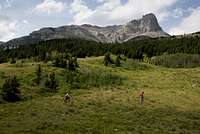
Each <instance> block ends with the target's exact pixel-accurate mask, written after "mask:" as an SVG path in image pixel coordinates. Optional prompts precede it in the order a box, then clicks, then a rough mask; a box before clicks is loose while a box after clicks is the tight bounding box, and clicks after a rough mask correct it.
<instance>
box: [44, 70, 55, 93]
mask: <svg viewBox="0 0 200 134" xmlns="http://www.w3.org/2000/svg"><path fill="white" fill-rule="evenodd" d="M45 86H46V87H47V88H48V91H49V92H51V93H55V92H57V90H58V84H57V82H56V78H55V73H54V72H53V73H51V74H50V75H49V79H48V80H47V81H46V83H45Z"/></svg>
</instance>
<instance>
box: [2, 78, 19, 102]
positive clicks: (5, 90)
mask: <svg viewBox="0 0 200 134" xmlns="http://www.w3.org/2000/svg"><path fill="white" fill-rule="evenodd" d="M19 86H20V83H19V82H18V80H17V77H16V76H14V77H12V78H11V77H10V78H8V79H7V80H6V81H5V83H4V84H3V87H2V96H3V99H4V100H6V101H9V102H15V101H18V100H20V90H19Z"/></svg>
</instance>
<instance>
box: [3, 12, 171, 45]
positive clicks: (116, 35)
mask: <svg viewBox="0 0 200 134" xmlns="http://www.w3.org/2000/svg"><path fill="white" fill-rule="evenodd" d="M140 36H141V37H144V36H145V37H150V38H157V37H169V36H170V35H169V34H167V33H165V32H164V31H163V30H162V28H161V27H160V26H159V24H158V20H157V18H156V16H155V15H154V14H152V13H150V14H147V15H144V16H143V17H142V18H141V19H138V20H132V21H130V22H128V23H127V24H124V25H113V26H106V27H100V26H94V25H90V24H84V25H70V26H61V27H57V28H51V27H47V28H42V29H40V30H38V31H34V32H32V33H31V34H30V35H29V36H25V37H21V38H18V39H13V40H11V41H9V42H7V43H6V44H9V45H13V44H15V45H21V44H28V43H29V44H31V43H32V44H33V43H37V42H39V41H44V40H50V39H67V38H83V39H86V40H93V41H97V42H107V43H111V42H125V41H128V40H130V39H133V38H136V37H140Z"/></svg>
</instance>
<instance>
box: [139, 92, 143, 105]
mask: <svg viewBox="0 0 200 134" xmlns="http://www.w3.org/2000/svg"><path fill="white" fill-rule="evenodd" d="M139 97H140V104H143V103H144V92H142V93H141V94H140V96H139Z"/></svg>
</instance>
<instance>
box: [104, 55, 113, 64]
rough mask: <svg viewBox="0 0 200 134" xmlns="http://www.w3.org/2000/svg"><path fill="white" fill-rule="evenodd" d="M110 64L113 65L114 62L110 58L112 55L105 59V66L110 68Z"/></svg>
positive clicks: (106, 56)
mask: <svg viewBox="0 0 200 134" xmlns="http://www.w3.org/2000/svg"><path fill="white" fill-rule="evenodd" d="M109 64H113V61H112V59H111V58H110V53H106V54H105V58H104V65H105V66H108V65H109Z"/></svg>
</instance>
